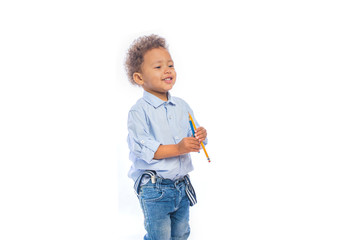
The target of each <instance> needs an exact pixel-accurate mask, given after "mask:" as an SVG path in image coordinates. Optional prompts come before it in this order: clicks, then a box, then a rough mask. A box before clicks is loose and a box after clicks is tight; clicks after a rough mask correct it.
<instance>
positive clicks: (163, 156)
mask: <svg viewBox="0 0 338 240" xmlns="http://www.w3.org/2000/svg"><path fill="white" fill-rule="evenodd" d="M125 66H126V70H127V74H128V77H129V80H130V81H131V83H132V84H136V85H139V86H141V87H142V88H143V89H144V94H143V98H141V99H139V100H138V101H137V102H136V104H135V105H134V106H133V107H132V108H131V109H130V111H129V116H128V132H129V134H128V144H129V149H130V160H131V161H132V166H131V168H130V171H129V177H131V178H132V179H133V180H134V181H135V185H134V186H135V191H136V193H137V195H138V198H139V200H140V204H141V207H142V210H143V213H144V218H145V228H146V230H147V234H146V235H145V237H144V239H152V240H169V239H187V238H188V236H189V234H190V227H189V208H190V206H192V205H194V204H195V203H196V202H197V201H196V196H195V192H194V189H193V187H192V185H191V183H190V179H189V176H188V175H187V174H188V173H189V172H190V171H192V170H193V166H192V162H191V158H190V154H189V153H190V152H199V151H200V149H201V142H202V141H205V140H206V137H207V132H206V130H205V129H204V128H203V127H198V128H197V129H196V132H195V137H194V136H193V135H192V131H191V127H190V125H189V113H190V114H191V115H192V116H193V118H194V115H193V111H192V110H191V108H190V107H189V105H188V104H187V103H186V102H185V101H183V100H182V99H180V98H177V97H172V96H171V95H170V93H169V90H171V89H172V87H173V86H174V84H175V82H176V72H175V68H174V62H173V60H172V59H171V56H170V54H169V52H168V49H167V46H166V42H165V39H163V38H161V37H159V36H156V35H150V36H144V37H140V38H138V39H137V40H135V41H134V42H133V44H132V46H131V47H130V49H129V51H128V54H127V59H126V64H125ZM195 122H196V121H195ZM196 123H197V122H196ZM197 126H198V124H197ZM204 143H206V142H204Z"/></svg>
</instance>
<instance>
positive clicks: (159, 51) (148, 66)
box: [134, 48, 176, 101]
mask: <svg viewBox="0 0 338 240" xmlns="http://www.w3.org/2000/svg"><path fill="white" fill-rule="evenodd" d="M134 79H135V81H136V82H137V83H138V84H139V85H141V86H142V87H143V89H144V90H146V91H147V92H150V93H152V94H154V95H155V96H157V97H158V98H160V99H162V100H164V101H167V100H168V99H167V92H168V91H169V90H170V89H172V87H173V86H174V84H175V82H176V71H175V69H174V62H173V60H172V59H171V56H170V54H169V52H168V51H167V50H166V49H164V48H154V49H151V50H149V51H148V52H146V53H145V54H144V56H143V63H142V66H141V73H135V74H134Z"/></svg>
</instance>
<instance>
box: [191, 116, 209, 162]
mask: <svg viewBox="0 0 338 240" xmlns="http://www.w3.org/2000/svg"><path fill="white" fill-rule="evenodd" d="M189 123H190V127H191V131H192V134H193V136H195V130H196V125H195V122H194V120H193V119H192V117H191V115H190V113H189ZM201 145H202V148H203V151H204V153H205V156H207V159H208V161H209V162H210V158H209V155H208V153H207V150H206V149H205V146H204V143H203V142H201Z"/></svg>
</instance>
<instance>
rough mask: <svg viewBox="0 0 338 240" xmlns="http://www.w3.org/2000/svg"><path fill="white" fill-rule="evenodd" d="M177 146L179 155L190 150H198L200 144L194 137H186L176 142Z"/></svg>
mask: <svg viewBox="0 0 338 240" xmlns="http://www.w3.org/2000/svg"><path fill="white" fill-rule="evenodd" d="M177 148H178V152H179V155H182V154H186V153H190V152H199V151H200V149H201V144H200V143H199V141H198V140H197V139H196V138H194V137H186V138H183V139H182V140H181V141H180V142H179V143H178V144H177Z"/></svg>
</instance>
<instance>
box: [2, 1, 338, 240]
mask: <svg viewBox="0 0 338 240" xmlns="http://www.w3.org/2000/svg"><path fill="white" fill-rule="evenodd" d="M334 2H335V1H325V0H324V1H323V0H322V1H297V0H294V1H121V2H118V1H1V3H0V34H1V37H0V80H1V83H0V159H1V162H0V164H1V165H0V195H1V197H0V226H1V229H0V239H4V240H9V239H37V240H38V239H44V240H45V239H58V240H59V239H72V240H73V239H100V240H103V239H118V240H124V239H142V236H143V234H144V229H143V216H142V212H141V209H140V207H139V205H138V202H137V198H136V196H135V195H134V193H133V190H132V185H133V183H132V181H131V180H130V179H128V178H127V172H128V169H129V166H130V163H129V160H128V148H127V143H126V136H127V129H126V120H127V113H128V110H129V108H130V107H131V106H132V105H133V104H134V103H135V101H136V100H137V99H138V98H140V97H141V96H142V89H140V88H137V87H134V86H131V85H130V84H129V83H128V80H127V77H126V75H125V72H124V67H123V62H124V58H125V53H126V51H127V49H128V47H129V45H130V44H131V42H132V41H133V40H134V39H135V38H137V37H139V36H141V35H145V34H151V33H156V34H159V35H161V36H163V37H165V38H166V39H167V41H168V43H169V49H170V52H171V55H172V57H173V59H174V61H175V65H176V71H177V74H178V78H177V84H176V86H175V88H174V90H173V91H172V94H173V95H175V96H179V97H182V98H184V99H185V100H186V101H187V102H188V103H189V104H190V106H191V107H192V108H193V109H194V112H195V115H196V117H197V119H198V121H199V123H200V124H201V125H203V126H204V127H205V128H206V129H207V130H208V138H209V144H208V145H207V150H208V153H209V155H210V157H211V159H212V162H211V163H208V162H207V161H206V159H205V156H204V155H203V153H200V154H193V155H192V156H193V158H194V165H195V171H194V172H193V173H192V174H191V175H192V181H193V184H194V186H195V189H196V191H197V197H198V201H199V203H198V204H197V205H196V206H194V207H193V208H192V209H191V228H192V232H191V238H190V239H192V240H201V239H202V240H204V239H229V240H237V239H238V240H240V239H261V240H262V239H268V240H271V239H273V240H277V239H283V240H284V239H295V240H299V239H307V240H308V239H320V240H322V239H325V240H330V239H335V240H336V239H338V230H337V225H338V205H337V202H338V194H337V183H338V174H337V171H338V167H337V160H338V153H337V146H338V137H337V136H338V127H337V122H338V114H337V107H338V106H337V105H338V104H337V103H338V96H337V95H338V94H337V92H338V88H337V80H338V73H337V66H338V65H337V64H338V57H337V56H338V47H337V46H338V44H337V42H338V34H337V29H338V24H337V23H338V15H337V11H338V9H337V7H336V6H335V5H334Z"/></svg>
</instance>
